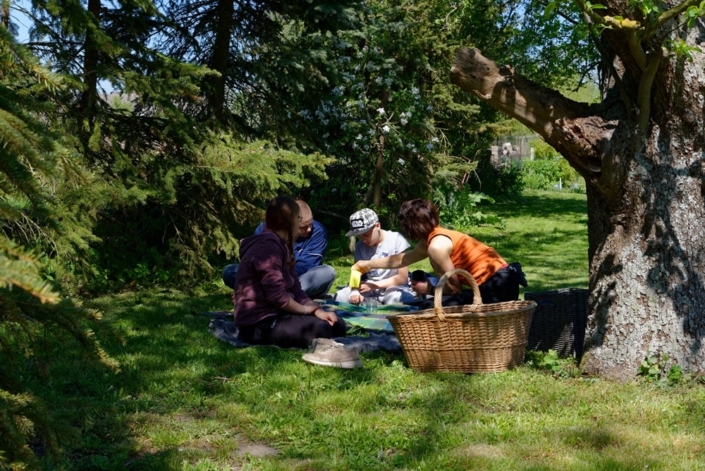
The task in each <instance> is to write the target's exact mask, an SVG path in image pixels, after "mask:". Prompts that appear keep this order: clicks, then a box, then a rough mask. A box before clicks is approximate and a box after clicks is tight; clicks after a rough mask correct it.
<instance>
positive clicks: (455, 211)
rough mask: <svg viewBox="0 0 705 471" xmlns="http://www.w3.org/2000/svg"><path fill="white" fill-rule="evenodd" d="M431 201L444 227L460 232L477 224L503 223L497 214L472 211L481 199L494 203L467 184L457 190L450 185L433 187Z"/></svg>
mask: <svg viewBox="0 0 705 471" xmlns="http://www.w3.org/2000/svg"><path fill="white" fill-rule="evenodd" d="M433 201H434V203H435V204H436V207H437V208H438V213H439V216H440V218H441V222H442V224H443V226H444V227H447V228H449V229H454V230H456V231H460V232H468V231H469V230H470V229H471V228H472V227H473V226H477V225H479V224H503V223H504V221H503V220H502V219H500V218H498V217H497V216H494V215H491V214H485V213H483V212H482V211H479V210H477V211H473V210H474V209H475V208H476V207H477V205H478V204H480V203H481V202H482V201H488V202H490V203H494V199H492V198H490V197H489V196H487V195H485V194H483V193H474V192H472V191H471V190H470V188H469V187H468V186H467V185H463V187H462V188H461V189H460V190H458V189H456V188H455V187H453V186H451V185H445V186H440V187H438V188H436V189H435V192H434V195H433Z"/></svg>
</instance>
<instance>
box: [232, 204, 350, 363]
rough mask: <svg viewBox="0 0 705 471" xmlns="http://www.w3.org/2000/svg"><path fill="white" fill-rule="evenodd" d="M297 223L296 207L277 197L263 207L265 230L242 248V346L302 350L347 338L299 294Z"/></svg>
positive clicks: (238, 294) (238, 320)
mask: <svg viewBox="0 0 705 471" xmlns="http://www.w3.org/2000/svg"><path fill="white" fill-rule="evenodd" d="M300 221H301V216H300V211H299V205H298V204H296V202H295V201H294V200H293V199H291V198H289V197H286V196H278V197H276V198H274V199H273V200H272V201H271V202H270V203H269V205H268V207H267V213H266V217H265V229H264V231H263V232H262V233H260V234H258V235H254V236H250V237H247V238H245V239H243V240H242V242H241V244H240V266H239V268H238V271H237V283H236V287H235V325H236V326H237V327H238V329H239V338H240V339H241V340H243V341H244V342H247V343H250V344H257V345H277V346H280V347H296V348H306V347H307V346H308V344H309V342H310V341H312V340H313V339H330V338H333V337H344V336H345V322H344V321H343V320H342V319H341V318H340V317H338V316H337V315H336V314H335V313H333V312H329V311H325V310H323V309H321V308H320V306H319V305H318V304H316V303H315V302H313V301H312V300H311V299H309V297H308V296H307V295H306V293H305V292H304V291H303V290H302V289H301V284H300V283H299V278H298V276H297V275H296V269H295V266H294V265H295V262H296V260H295V259H294V251H293V246H294V241H295V240H296V237H298V228H299V223H300ZM358 362H359V360H358ZM331 366H333V365H331ZM336 366H337V365H336Z"/></svg>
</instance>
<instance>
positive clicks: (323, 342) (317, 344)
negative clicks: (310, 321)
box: [308, 338, 342, 353]
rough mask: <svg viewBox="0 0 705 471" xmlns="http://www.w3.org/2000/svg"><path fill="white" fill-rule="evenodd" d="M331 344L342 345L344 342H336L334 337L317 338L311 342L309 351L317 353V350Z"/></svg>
mask: <svg viewBox="0 0 705 471" xmlns="http://www.w3.org/2000/svg"><path fill="white" fill-rule="evenodd" d="M330 345H342V344H340V343H338V342H336V341H335V340H333V339H324V338H317V339H313V340H311V341H310V342H309V344H308V351H309V353H316V350H318V349H321V348H323V347H327V346H330Z"/></svg>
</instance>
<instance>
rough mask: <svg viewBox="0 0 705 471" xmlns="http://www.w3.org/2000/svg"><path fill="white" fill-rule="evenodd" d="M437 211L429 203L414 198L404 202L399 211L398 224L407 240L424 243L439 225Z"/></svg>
mask: <svg viewBox="0 0 705 471" xmlns="http://www.w3.org/2000/svg"><path fill="white" fill-rule="evenodd" d="M439 221H440V219H439V217H438V210H437V209H436V207H435V206H434V205H433V203H431V202H430V201H426V200H422V199H421V198H416V199H413V200H409V201H404V202H403V203H402V205H401V208H400V209H399V224H400V226H401V230H402V232H403V233H404V234H406V235H407V236H409V238H411V239H414V240H418V241H419V242H421V241H423V242H426V239H428V235H429V234H430V233H431V231H433V229H434V228H436V226H438V224H439Z"/></svg>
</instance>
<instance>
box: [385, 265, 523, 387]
mask: <svg viewBox="0 0 705 471" xmlns="http://www.w3.org/2000/svg"><path fill="white" fill-rule="evenodd" d="M456 273H458V274H460V275H462V276H463V277H464V278H466V279H467V280H468V281H469V282H470V284H471V288H472V289H473V297H474V300H473V303H474V304H468V305H464V306H452V307H443V306H441V299H442V296H443V287H444V286H445V283H446V282H447V281H448V278H450V277H451V276H453V275H454V274H456ZM535 308H536V303H535V302H534V301H507V302H503V303H493V304H482V299H481V297H480V290H479V288H478V287H477V283H476V282H475V280H474V278H473V277H472V275H470V273H468V272H466V271H465V270H461V269H457V268H456V269H454V270H451V271H449V272H448V273H446V274H445V275H443V277H441V279H440V280H439V282H438V285H437V286H436V291H435V297H434V308H433V309H426V310H424V311H419V312H418V313H413V314H395V315H390V316H388V317H387V318H388V319H389V322H390V323H391V324H392V327H394V331H395V332H396V334H397V337H398V338H399V343H400V344H401V346H402V350H403V351H404V356H405V357H406V360H407V363H408V364H409V366H410V367H411V368H413V369H415V370H417V371H420V372H432V371H456V372H463V373H477V372H498V371H504V370H507V369H509V368H513V367H515V366H517V365H519V364H521V363H522V362H523V361H524V353H525V349H526V341H527V337H528V334H529V326H530V324H531V315H532V313H533V311H534V309H535Z"/></svg>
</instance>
